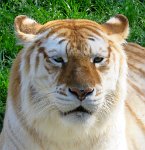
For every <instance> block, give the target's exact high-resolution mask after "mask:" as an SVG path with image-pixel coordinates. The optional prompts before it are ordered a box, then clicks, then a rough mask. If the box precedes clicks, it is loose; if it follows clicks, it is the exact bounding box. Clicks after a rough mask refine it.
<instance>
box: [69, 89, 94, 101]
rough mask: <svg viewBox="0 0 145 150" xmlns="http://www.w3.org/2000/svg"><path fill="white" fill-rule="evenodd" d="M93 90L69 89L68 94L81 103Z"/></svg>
mask: <svg viewBox="0 0 145 150" xmlns="http://www.w3.org/2000/svg"><path fill="white" fill-rule="evenodd" d="M93 91H94V89H93V88H86V89H79V88H75V87H72V88H69V92H70V93H71V94H73V95H75V96H76V97H77V98H78V99H79V100H80V101H83V100H84V99H85V98H86V97H87V96H88V95H91V94H92V93H93Z"/></svg>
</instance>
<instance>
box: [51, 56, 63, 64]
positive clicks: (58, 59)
mask: <svg viewBox="0 0 145 150" xmlns="http://www.w3.org/2000/svg"><path fill="white" fill-rule="evenodd" d="M53 60H54V61H55V62H57V63H62V64H63V63H64V60H63V58H62V57H58V58H53Z"/></svg>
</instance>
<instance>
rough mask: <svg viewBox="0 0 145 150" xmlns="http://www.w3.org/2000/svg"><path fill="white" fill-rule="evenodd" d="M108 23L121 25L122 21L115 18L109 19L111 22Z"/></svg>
mask: <svg viewBox="0 0 145 150" xmlns="http://www.w3.org/2000/svg"><path fill="white" fill-rule="evenodd" d="M107 23H111V24H120V23H121V22H120V20H119V19H118V18H116V17H113V18H111V19H109V20H108V21H107Z"/></svg>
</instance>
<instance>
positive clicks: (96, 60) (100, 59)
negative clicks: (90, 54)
mask: <svg viewBox="0 0 145 150" xmlns="http://www.w3.org/2000/svg"><path fill="white" fill-rule="evenodd" d="M103 60H104V58H103V57H95V58H94V60H93V63H100V62H102V61H103Z"/></svg>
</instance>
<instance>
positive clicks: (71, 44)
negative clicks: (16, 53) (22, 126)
mask: <svg viewBox="0 0 145 150" xmlns="http://www.w3.org/2000/svg"><path fill="white" fill-rule="evenodd" d="M15 29H16V33H17V36H18V38H19V39H20V40H21V42H22V44H23V46H24V48H23V50H22V53H21V62H20V76H21V90H20V95H21V102H20V103H21V104H20V105H21V106H22V112H23V115H24V116H26V120H27V121H28V122H29V123H30V124H35V123H36V122H37V121H38V120H39V122H41V121H42V122H46V121H47V120H49V122H55V123H56V124H63V125H64V124H65V125H68V126H72V125H74V124H75V125H91V126H92V125H93V124H95V123H96V122H98V123H99V122H102V120H105V119H106V118H107V117H108V116H109V114H111V112H112V111H113V109H115V108H116V107H117V106H118V105H119V104H120V103H123V101H124V96H125V93H126V72H127V64H126V55H125V54H124V51H123V50H122V46H121V44H122V43H123V42H124V40H125V38H126V37H127V35H128V21H127V19H126V18H125V17H124V16H122V15H117V16H115V17H114V18H111V19H110V20H109V21H107V22H106V23H105V24H102V25H100V24H98V23H96V22H93V21H90V20H56V21H50V22H48V23H46V24H44V25H41V24H38V23H37V22H35V21H34V20H32V19H30V18H28V17H26V16H18V17H17V18H16V19H15ZM50 120H51V121H50Z"/></svg>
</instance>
